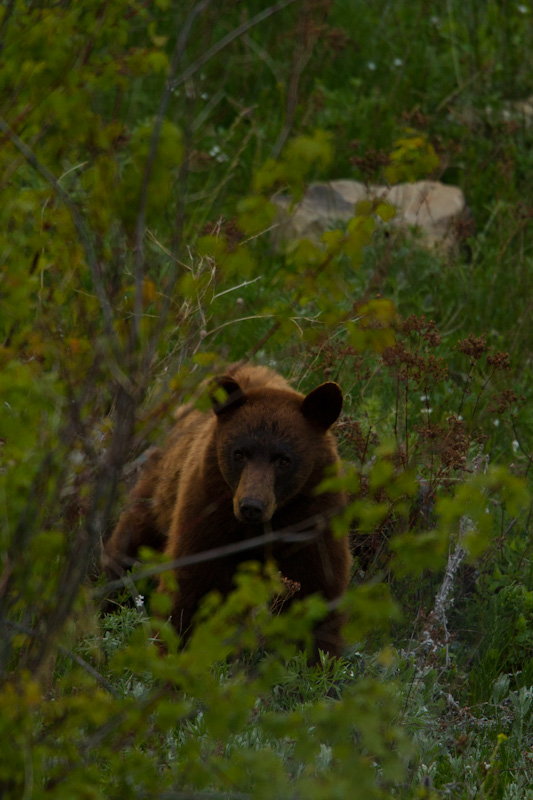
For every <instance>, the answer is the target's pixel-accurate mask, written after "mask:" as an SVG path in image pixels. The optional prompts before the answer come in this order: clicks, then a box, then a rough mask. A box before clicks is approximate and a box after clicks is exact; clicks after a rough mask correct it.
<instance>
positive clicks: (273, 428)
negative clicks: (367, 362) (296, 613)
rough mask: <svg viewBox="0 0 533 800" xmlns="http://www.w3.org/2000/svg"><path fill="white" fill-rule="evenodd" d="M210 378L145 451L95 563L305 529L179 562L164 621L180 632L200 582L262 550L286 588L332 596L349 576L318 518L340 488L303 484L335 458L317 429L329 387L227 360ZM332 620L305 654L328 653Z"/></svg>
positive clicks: (177, 553) (325, 420) (331, 398)
mask: <svg viewBox="0 0 533 800" xmlns="http://www.w3.org/2000/svg"><path fill="white" fill-rule="evenodd" d="M215 386H216V388H215V389H212V390H211V399H212V405H213V412H214V413H213V412H208V413H203V412H200V411H198V410H194V409H193V408H192V406H182V407H181V408H180V409H178V412H177V414H176V417H177V420H178V421H177V424H176V426H175V427H174V429H173V431H172V432H171V434H170V437H169V442H168V445H167V447H166V448H164V449H163V450H156V451H155V452H152V453H151V455H150V457H149V459H148V460H147V463H146V465H145V467H144V469H143V471H142V473H141V476H140V478H139V480H138V482H137V484H136V486H135V487H134V489H133V491H132V493H131V498H130V504H129V506H128V507H127V508H126V510H125V511H124V512H123V513H122V515H121V517H120V519H119V522H118V524H117V526H116V528H115V530H114V531H113V534H112V536H111V538H110V539H109V541H108V542H107V545H106V546H105V551H104V564H105V567H106V571H107V573H108V574H112V573H113V572H115V573H116V572H120V570H121V568H124V567H126V566H129V565H130V564H131V563H132V561H133V560H134V559H135V556H136V555H137V551H138V549H139V547H140V546H141V545H149V546H151V547H156V548H158V549H163V548H164V549H165V551H166V553H167V555H168V556H169V557H170V558H171V559H180V558H183V557H185V556H193V555H195V554H199V553H202V552H203V551H206V550H211V549H213V548H219V547H224V546H227V545H230V544H232V543H237V542H244V541H245V540H247V539H252V538H254V537H258V536H260V534H261V533H263V532H264V531H268V532H273V533H274V534H275V532H276V531H284V532H286V531H291V530H293V531H299V532H302V531H307V532H312V534H313V535H312V536H310V537H307V539H306V540H305V541H302V538H301V537H300V539H298V537H293V541H290V537H287V538H286V539H285V540H284V539H283V538H282V540H281V541H277V542H276V541H274V542H273V543H269V546H268V548H267V547H263V548H262V549H258V548H256V549H254V550H250V549H247V550H244V551H242V552H239V553H233V554H231V555H224V556H220V557H218V558H216V559H211V560H207V561H204V562H203V563H196V564H191V565H189V566H183V567H180V568H179V569H178V570H177V579H178V593H177V596H176V597H175V598H173V611H172V622H173V624H174V626H175V627H176V629H177V630H178V632H179V633H180V634H181V635H183V636H184V637H185V638H186V637H187V634H188V631H189V630H190V627H191V623H192V621H193V617H194V614H195V612H196V610H197V608H198V605H199V603H200V601H201V600H202V598H203V597H204V596H205V595H206V594H207V593H208V592H210V591H211V590H218V591H219V592H221V593H222V595H226V594H227V593H228V592H229V591H230V590H231V588H232V581H233V577H234V574H235V570H236V568H237V566H238V565H239V563H241V562H243V561H249V560H252V559H255V560H259V561H262V560H265V558H266V557H267V556H268V557H273V558H274V559H275V561H276V563H277V566H278V568H279V570H280V572H281V574H282V575H283V576H284V577H285V578H288V579H289V580H290V581H294V582H296V583H297V584H299V585H300V589H299V591H298V592H297V594H296V597H305V596H307V595H310V594H312V593H315V592H318V593H320V594H321V595H322V596H323V597H325V598H326V599H327V600H330V601H332V600H337V599H338V598H340V597H341V595H342V594H343V592H344V591H345V589H346V588H347V586H348V583H349V578H350V565H351V555H350V551H349V546H348V542H347V538H346V537H344V538H342V539H339V538H335V537H334V536H333V534H332V533H331V530H330V528H329V524H328V523H329V520H330V518H331V516H332V515H333V514H334V513H335V511H337V510H340V509H341V508H342V506H343V503H344V497H343V495H342V494H340V493H338V494H337V493H322V494H316V493H315V489H316V487H317V486H318V484H319V483H320V482H321V480H322V478H323V476H324V474H325V472H326V470H328V468H331V467H334V466H335V465H337V464H338V461H339V458H338V454H337V448H336V444H335V440H334V438H333V436H332V434H331V433H330V432H329V428H330V427H331V426H332V425H333V423H334V422H335V421H336V419H337V418H338V416H339V414H340V411H341V408H342V392H341V389H340V387H339V386H338V385H337V384H336V383H332V382H328V383H323V384H322V385H320V386H318V387H317V388H316V389H314V390H313V391H312V392H310V393H309V394H308V395H307V396H305V397H304V395H302V394H300V393H299V392H296V391H294V390H293V389H292V388H291V387H290V386H289V385H288V383H287V382H286V381H285V380H284V379H283V378H282V377H281V376H280V375H278V374H277V373H275V372H273V371H272V370H270V369H267V368H265V367H254V366H239V365H234V366H233V367H230V368H229V369H228V371H227V373H226V374H225V375H224V376H222V377H220V378H218V379H217V380H216V384H215ZM341 622H342V618H341V615H340V614H338V613H337V612H335V611H332V612H331V613H330V614H329V615H328V617H327V619H326V620H325V621H323V622H322V623H321V624H320V626H319V627H318V628H317V629H316V631H315V652H314V654H313V657H312V659H311V660H316V658H317V651H318V649H321V650H323V651H325V652H326V653H329V654H331V655H339V654H340V652H341V648H342V640H341V636H340V626H341Z"/></svg>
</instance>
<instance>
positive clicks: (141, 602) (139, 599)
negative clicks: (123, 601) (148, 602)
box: [135, 594, 144, 608]
mask: <svg viewBox="0 0 533 800" xmlns="http://www.w3.org/2000/svg"><path fill="white" fill-rule="evenodd" d="M135 605H136V606H137V608H142V607H143V606H144V595H142V594H138V595H137V597H136V598H135Z"/></svg>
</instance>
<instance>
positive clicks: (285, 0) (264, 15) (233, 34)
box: [172, 0, 299, 89]
mask: <svg viewBox="0 0 533 800" xmlns="http://www.w3.org/2000/svg"><path fill="white" fill-rule="evenodd" d="M298 1H299V0H281V2H279V3H275V5H273V6H270V7H269V8H265V10H264V11H261V12H260V13H259V14H256V15H255V17H252V19H250V20H248V22H243V23H242V25H239V26H238V27H237V28H235V29H234V30H232V31H230V33H228V35H227V36H224V37H223V38H222V39H221V40H220V41H219V42H217V43H216V44H214V45H213V47H210V48H209V50H207V51H206V52H205V53H204V54H203V55H201V56H200V58H197V59H196V61H194V62H193V63H192V64H191V66H190V67H187V69H186V70H184V72H182V74H181V75H180V77H179V78H177V79H176V80H175V81H174V83H173V84H172V88H173V89H177V87H178V86H181V84H182V83H185V81H187V80H188V79H189V78H191V77H192V76H193V75H194V73H195V72H198V70H199V69H200V67H203V65H204V64H206V63H207V62H208V61H210V60H211V59H212V58H213V56H216V55H217V53H220V51H221V50H223V49H224V48H225V47H227V46H228V44H231V43H232V42H233V41H235V39H238V38H239V36H242V35H243V34H244V33H247V32H248V31H249V30H251V29H252V28H254V27H255V26H256V25H259V23H261V22H263V21H264V20H265V19H268V17H271V16H272V15H273V14H277V13H278V11H283V9H284V8H287V6H290V5H292V4H293V3H296V2H298Z"/></svg>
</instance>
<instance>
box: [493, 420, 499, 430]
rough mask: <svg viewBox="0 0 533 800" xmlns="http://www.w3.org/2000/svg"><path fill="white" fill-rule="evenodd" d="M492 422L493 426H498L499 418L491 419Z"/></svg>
mask: <svg viewBox="0 0 533 800" xmlns="http://www.w3.org/2000/svg"><path fill="white" fill-rule="evenodd" d="M492 424H493V425H494V427H495V428H498V427H499V425H500V420H499V419H493V420H492Z"/></svg>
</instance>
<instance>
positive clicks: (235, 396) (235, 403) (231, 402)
mask: <svg viewBox="0 0 533 800" xmlns="http://www.w3.org/2000/svg"><path fill="white" fill-rule="evenodd" d="M209 396H210V398H211V403H212V404H213V411H214V412H215V414H216V415H217V417H218V416H219V415H220V414H225V413H226V411H233V410H235V409H236V408H239V406H242V404H243V403H244V402H245V401H246V396H245V394H244V392H243V391H242V389H241V387H240V386H239V384H238V383H237V381H236V380H234V379H233V378H231V377H230V376H229V375H221V376H220V377H219V378H215V379H214V381H213V382H212V384H211V386H210V387H209Z"/></svg>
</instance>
